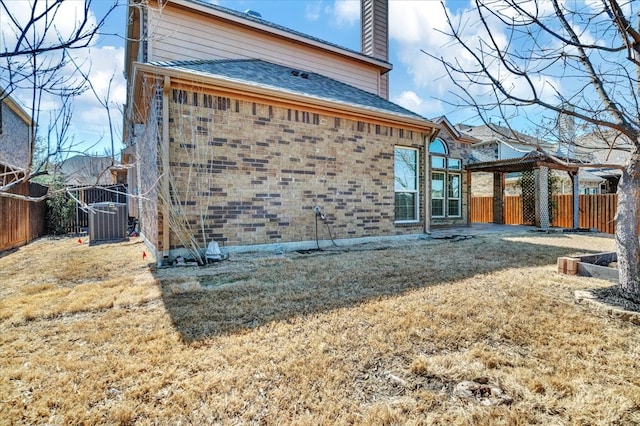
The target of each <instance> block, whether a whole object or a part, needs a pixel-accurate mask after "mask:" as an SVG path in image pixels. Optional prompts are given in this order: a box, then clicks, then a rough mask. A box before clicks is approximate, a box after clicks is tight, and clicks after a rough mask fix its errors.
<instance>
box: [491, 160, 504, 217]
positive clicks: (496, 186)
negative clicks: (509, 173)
mask: <svg viewBox="0 0 640 426" xmlns="http://www.w3.org/2000/svg"><path fill="white" fill-rule="evenodd" d="M493 223H496V224H499V225H504V173H499V172H498V173H494V174H493Z"/></svg>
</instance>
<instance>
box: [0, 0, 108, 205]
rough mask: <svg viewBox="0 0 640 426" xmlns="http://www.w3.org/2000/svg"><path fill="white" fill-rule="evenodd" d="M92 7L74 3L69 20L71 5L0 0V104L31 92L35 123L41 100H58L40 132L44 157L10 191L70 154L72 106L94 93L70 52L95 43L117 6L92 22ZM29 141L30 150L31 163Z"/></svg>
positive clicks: (56, 0) (4, 192)
mask: <svg viewBox="0 0 640 426" xmlns="http://www.w3.org/2000/svg"><path fill="white" fill-rule="evenodd" d="M91 3H92V2H91V0H84V1H83V2H82V3H77V2H74V4H73V7H76V6H80V7H78V8H76V9H75V11H74V14H73V16H68V14H69V10H68V7H69V4H70V3H69V2H65V1H63V0H31V1H28V2H27V1H25V2H10V1H4V0H0V15H1V16H2V18H3V19H2V21H3V25H4V26H5V28H4V29H3V31H2V37H1V38H0V43H1V44H0V87H2V88H3V89H4V90H3V91H2V92H0V95H1V96H0V100H2V98H3V97H6V96H9V95H11V94H12V93H13V92H14V91H15V90H22V91H28V92H29V93H31V96H30V98H31V99H30V105H29V110H30V111H32V114H33V117H32V118H33V121H34V122H36V123H37V122H38V121H39V118H40V112H41V111H42V110H43V108H42V103H43V102H44V98H45V97H47V96H50V97H52V98H53V99H57V100H58V104H59V105H61V107H60V108H59V109H57V110H56V111H55V112H53V113H52V115H51V117H50V119H51V124H50V125H49V126H48V127H49V128H48V129H46V130H44V131H45V132H46V135H45V134H41V135H39V137H40V139H43V140H45V141H46V149H43V152H46V154H45V155H41V156H39V158H38V160H39V162H38V164H33V160H32V162H31V163H30V164H29V165H28V168H27V171H26V173H24V175H22V177H20V178H19V179H16V180H14V181H13V182H11V184H10V185H11V186H13V185H15V184H18V183H20V182H23V181H28V180H29V179H30V178H32V177H33V176H34V175H37V174H39V173H41V172H43V171H44V168H45V167H46V165H47V164H49V163H50V162H51V161H52V160H55V159H56V158H59V157H60V156H61V155H68V154H69V153H72V152H73V151H74V140H73V137H72V136H70V135H68V129H69V124H70V123H69V121H70V118H71V116H72V109H71V105H72V104H73V99H74V98H75V97H76V96H79V95H80V94H82V93H84V92H85V91H86V90H89V89H93V88H92V87H91V86H89V85H88V74H86V73H84V72H82V70H81V68H82V66H83V65H84V64H82V63H81V62H80V61H78V60H77V59H76V58H74V57H73V53H72V52H73V51H75V50H78V49H83V48H86V47H88V46H90V45H91V44H92V43H93V42H94V41H95V40H96V39H97V37H98V35H99V33H100V31H101V28H102V27H103V26H104V24H105V22H106V19H107V18H108V16H109V15H110V14H111V12H112V11H113V10H114V9H115V8H116V7H117V5H118V2H117V1H115V0H114V2H113V3H112V4H111V6H110V7H109V8H108V10H107V12H106V13H105V14H104V15H103V16H102V17H101V18H100V19H96V18H95V16H94V15H93V14H92V13H91ZM100 101H101V102H103V100H102V99H100ZM105 102H108V97H107V100H106V101H105ZM109 119H110V117H109ZM41 131H42V130H41ZM34 132H35V129H34ZM34 140H35V139H34ZM34 140H33V141H31V146H30V150H31V153H32V155H31V157H32V158H33V151H34V148H35V146H34ZM11 186H7V185H5V186H3V187H0V196H14V195H15V194H13V195H11V194H9V193H8V189H10V187H11ZM14 198H15V197H14ZM25 199H29V198H28V197H26V198H25Z"/></svg>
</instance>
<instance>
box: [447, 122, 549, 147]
mask: <svg viewBox="0 0 640 426" xmlns="http://www.w3.org/2000/svg"><path fill="white" fill-rule="evenodd" d="M456 128H457V129H458V130H460V132H461V133H464V134H466V135H468V136H473V137H474V138H476V139H479V140H480V141H481V142H478V144H477V145H483V144H487V143H491V142H501V143H506V144H508V145H509V146H512V145H511V144H522V145H527V146H531V147H535V146H541V147H543V148H547V149H548V148H551V147H555V145H554V144H550V143H549V142H546V141H543V140H541V139H538V138H536V137H534V136H529V135H527V134H525V133H521V132H518V131H515V130H512V129H510V128H508V127H504V126H499V125H497V124H492V123H489V124H485V125H482V126H470V125H467V124H456Z"/></svg>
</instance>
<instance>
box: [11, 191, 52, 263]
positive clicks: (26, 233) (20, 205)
mask: <svg viewBox="0 0 640 426" xmlns="http://www.w3.org/2000/svg"><path fill="white" fill-rule="evenodd" d="M9 192H10V193H12V194H18V195H30V196H33V197H39V196H42V195H44V194H46V192H47V188H45V187H44V186H41V185H38V184H29V183H28V182H25V183H22V184H18V185H16V186H15V187H13V188H11V189H10V190H9ZM46 208H47V206H46V203H45V202H44V201H40V202H37V203H36V202H32V201H26V200H19V199H16V198H8V197H0V251H2V250H8V249H10V248H14V247H18V246H21V245H24V244H26V243H28V242H29V241H32V240H34V239H36V238H38V237H40V236H41V235H44V233H45V231H46V217H45V216H46Z"/></svg>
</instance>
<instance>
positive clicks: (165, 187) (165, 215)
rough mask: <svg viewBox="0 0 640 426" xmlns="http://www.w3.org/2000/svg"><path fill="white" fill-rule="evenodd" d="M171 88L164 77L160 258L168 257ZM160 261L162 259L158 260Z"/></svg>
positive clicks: (167, 79)
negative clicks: (162, 198)
mask: <svg viewBox="0 0 640 426" xmlns="http://www.w3.org/2000/svg"><path fill="white" fill-rule="evenodd" d="M170 90H171V78H170V77H169V76H165V77H164V85H163V87H162V139H161V141H160V143H161V144H162V146H161V149H160V155H161V156H162V158H161V162H162V181H161V182H162V183H161V184H160V190H161V191H162V194H163V197H164V199H165V202H164V203H162V258H163V259H165V258H168V257H169V243H170V241H169V214H170V212H169V207H170V206H169V203H170V202H171V193H170V190H169V92H170ZM158 261H159V262H162V260H158Z"/></svg>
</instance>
